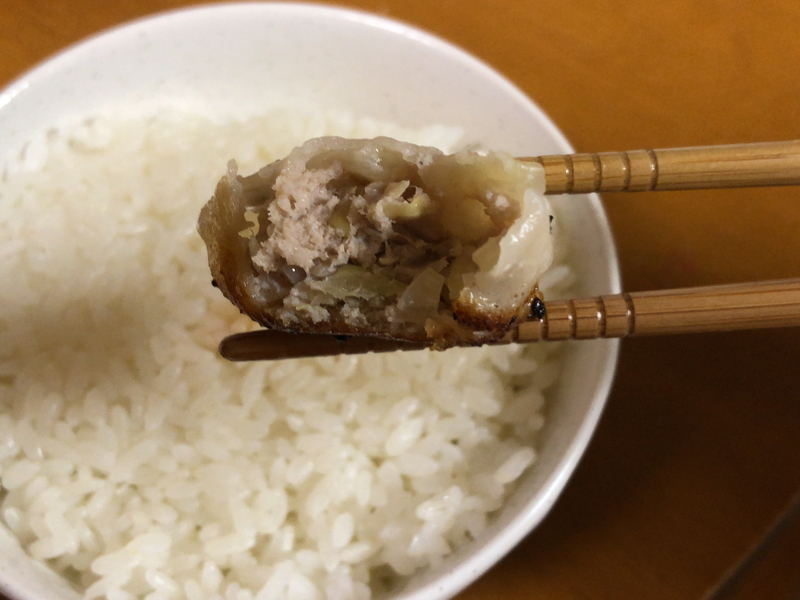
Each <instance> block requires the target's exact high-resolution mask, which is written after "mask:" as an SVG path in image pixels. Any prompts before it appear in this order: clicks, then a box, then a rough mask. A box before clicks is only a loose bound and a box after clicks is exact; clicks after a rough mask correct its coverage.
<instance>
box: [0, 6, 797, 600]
mask: <svg viewBox="0 0 800 600" xmlns="http://www.w3.org/2000/svg"><path fill="white" fill-rule="evenodd" d="M183 4H188V3H187V2H183V0H117V1H116V2H105V3H102V4H101V3H100V2H99V1H98V0H49V1H47V2H44V1H42V0H0V83H2V82H6V81H8V80H10V79H11V78H13V77H15V76H17V75H19V74H20V73H21V72H22V71H23V70H25V69H27V68H29V67H31V66H33V65H34V64H35V63H37V62H38V61H40V60H42V59H43V58H45V57H46V56H47V55H49V54H51V53H52V52H55V51H56V50H58V49H59V48H62V47H63V46H65V45H67V44H70V43H72V42H75V41H77V40H79V39H80V38H82V37H84V36H86V35H89V34H91V33H94V32H96V31H98V30H100V29H102V28H105V27H108V26H111V25H114V24H117V23H120V22H122V21H125V20H128V19H131V18H135V17H139V16H143V15H146V14H148V13H152V12H156V11H159V10H164V9H168V8H172V7H177V6H179V5H183ZM351 5H352V6H356V7H358V8H362V9H365V10H369V11H373V12H376V13H379V14H383V15H389V16H391V17H395V18H399V19H402V20H405V21H408V22H411V23H413V24H415V25H418V26H421V27H423V28H426V29H429V30H431V31H433V32H435V33H437V34H439V35H441V36H443V37H445V38H447V39H449V40H451V41H453V42H455V43H457V44H459V45H461V46H463V47H465V48H467V49H468V50H470V51H471V52H473V53H474V54H476V55H477V56H479V57H480V58H482V59H484V60H485V61H487V62H488V63H489V64H491V65H493V66H494V67H496V68H497V69H499V70H500V71H501V72H503V73H505V74H506V75H507V76H508V77H509V78H510V79H511V80H512V81H514V82H515V83H516V84H517V85H519V86H520V87H521V88H522V89H523V90H524V91H525V92H527V93H528V94H529V95H530V96H531V97H533V98H534V99H535V100H536V101H537V102H538V103H539V104H540V105H541V106H542V107H543V108H544V110H545V111H546V112H547V113H549V114H550V115H551V116H552V117H553V119H554V120H555V121H556V122H557V123H558V124H559V125H560V127H561V128H562V130H563V131H564V132H565V134H566V135H567V137H568V138H569V139H570V140H571V142H572V143H573V145H574V146H575V147H576V148H577V149H578V151H600V150H627V149H638V148H657V147H672V146H684V145H699V144H720V143H738V142H756V141H769V140H781V139H798V138H800V106H799V103H800V76H799V75H798V74H799V73H800V71H799V70H798V69H799V68H800V34H799V33H798V32H800V3H798V2H797V0H761V1H760V2H744V1H742V0H725V1H722V0H705V1H700V2H698V1H697V0H671V1H669V2H663V1H657V0H640V1H639V2H628V3H617V2H610V1H609V0H595V1H594V2H579V1H578V0H561V1H559V2H550V3H545V2H525V1H523V0H494V1H493V2H489V1H487V0H438V1H432V0H356V1H354V2H352V3H351ZM604 202H605V206H606V209H607V211H608V214H609V217H610V219H611V223H612V226H613V229H614V233H615V235H616V239H617V242H618V245H619V254H620V258H621V261H622V273H623V278H624V286H625V288H626V289H627V290H629V291H633V290H642V289H657V288H668V287H680V286H691V285H702V284H714V283H724V282H737V281H747V280H756V279H767V278H781V277H798V276H800V189H798V188H783V189H770V190H767V189H763V190H730V191H712V192H671V193H660V194H646V195H643V194H638V195H630V196H626V195H621V194H608V195H607V196H605V198H604ZM798 358H800V331H797V330H786V331H768V332H749V333H737V334H722V335H697V336H686V337H679V338H672V339H669V338H662V339H656V338H653V339H635V340H626V341H625V342H624V343H623V350H622V355H621V360H620V366H619V374H618V376H617V380H616V384H615V386H614V391H613V393H612V395H611V398H610V401H609V404H608V407H607V410H606V412H605V414H604V416H603V419H602V422H601V423H600V427H599V429H598V431H597V434H596V435H595V437H594V440H593V442H592V444H591V446H590V447H589V450H588V452H587V454H586V456H585V458H584V459H583V461H582V463H581V464H580V466H579V468H578V470H577V472H576V474H575V476H574V477H573V479H572V480H571V481H570V483H569V485H568V487H567V489H566V491H565V492H564V494H563V496H562V497H561V499H560V500H559V501H558V503H557V505H556V507H555V508H554V510H553V511H552V513H551V514H550V516H549V517H548V518H547V519H546V520H545V522H544V523H543V524H542V525H541V526H540V527H539V528H538V529H537V530H536V531H534V533H533V534H531V535H530V536H529V537H528V538H527V539H526V540H525V541H524V542H523V543H522V544H521V546H520V547H519V548H517V549H516V550H515V551H514V552H513V553H512V554H511V555H510V556H509V557H508V558H506V559H505V560H504V561H503V562H502V563H501V564H500V565H498V566H497V567H496V568H495V569H493V570H492V571H491V572H490V573H489V574H488V575H486V576H485V577H483V578H482V579H481V580H480V581H479V582H478V583H477V584H475V585H474V586H472V587H471V588H470V589H468V590H467V591H465V592H464V593H463V594H462V595H461V596H460V598H461V599H462V600H477V599H479V598H481V599H486V598H509V599H522V598H525V599H528V598H530V599H534V598H558V599H560V600H569V599H589V598H597V599H615V598H619V599H631V598H646V599H665V600H666V599H673V598H675V599H678V598H680V599H687V598H690V599H695V598H697V599H700V598H714V599H721V598H765V599H770V598H776V599H777V598H798V597H800V523H798V521H800V519H798V518H797V517H796V513H797V507H796V505H797V502H795V504H792V502H794V500H793V499H794V498H795V494H796V493H798V490H800V402H799V401H798V400H800V368H798ZM799 497H800V496H799ZM790 507H794V510H792V509H791V508H790ZM787 509H788V512H787ZM781 515H783V517H782V518H781ZM776 524H777V528H774V527H773V526H774V525H776ZM773 529H774V533H773V535H772V536H771V537H768V538H766V539H765V538H764V537H763V536H765V535H766V533H767V532H768V531H770V530H773ZM764 540H765V541H764ZM761 541H764V543H763V544H762V547H761V548H760V549H759V550H758V551H756V552H753V550H754V548H755V547H756V546H757V545H758V544H759V543H760V542H761ZM748 556H749V557H750V559H749V560H746V557H748ZM737 565H738V567H737ZM726 582H727V584H726Z"/></svg>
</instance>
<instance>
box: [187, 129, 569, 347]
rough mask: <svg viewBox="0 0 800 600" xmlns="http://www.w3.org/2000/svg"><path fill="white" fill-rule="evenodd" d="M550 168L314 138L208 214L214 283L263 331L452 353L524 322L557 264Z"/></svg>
mask: <svg viewBox="0 0 800 600" xmlns="http://www.w3.org/2000/svg"><path fill="white" fill-rule="evenodd" d="M543 191H544V171H543V169H542V167H541V166H540V165H538V164H535V163H524V162H520V161H517V160H515V159H514V158H513V157H511V156H510V155H507V154H504V153H499V152H497V153H488V154H483V153H478V152H476V151H472V150H464V151H461V152H458V153H456V154H453V155H445V154H443V153H442V152H441V151H439V150H437V149H435V148H429V147H423V146H416V145H413V144H407V143H403V142H399V141H396V140H393V139H390V138H385V137H384V138H376V139H373V140H349V139H344V138H338V137H323V138H316V139H312V140H309V141H307V142H306V143H304V144H303V145H302V146H300V147H299V148H296V149H294V150H293V151H292V152H291V153H290V154H289V155H288V156H287V157H286V158H284V159H283V160H279V161H276V162H274V163H272V164H270V165H268V166H266V167H264V168H263V169H261V170H260V171H258V172H257V173H255V174H253V175H250V176H248V177H242V176H240V175H238V173H237V165H236V163H235V162H234V161H231V162H230V163H229V165H228V173H227V175H225V176H224V177H223V178H222V179H221V180H220V182H219V184H218V185H217V188H216V191H215V194H214V196H213V197H212V198H211V200H210V201H209V202H208V203H207V204H206V205H205V207H204V208H203V209H202V211H201V214H200V219H199V222H198V230H199V232H200V235H201V236H202V238H203V240H204V241H205V243H206V246H207V248H208V259H209V266H210V268H211V273H212V276H213V279H214V282H215V284H216V285H217V286H218V287H219V289H220V290H221V291H222V293H223V294H224V295H225V297H227V298H228V299H229V300H230V301H231V302H233V303H234V304H235V305H236V306H238V307H239V308H240V309H241V310H242V311H243V312H244V313H246V314H247V315H249V316H250V317H251V318H252V319H254V320H255V321H257V322H259V323H261V324H262V325H264V326H266V327H269V328H272V329H279V330H283V331H294V332H305V333H332V334H339V335H376V336H380V337H387V338H392V339H403V340H409V341H427V342H430V343H431V344H432V345H433V346H434V347H437V348H446V347H448V346H451V345H453V344H455V343H462V344H463V343H466V344H482V343H486V342H491V341H495V340H498V339H500V338H502V337H503V336H504V335H505V334H506V333H507V332H508V330H509V328H510V327H511V325H512V324H513V323H514V322H515V321H516V320H517V319H523V318H525V317H527V315H528V313H529V310H530V307H529V305H530V302H531V301H532V300H533V298H534V294H535V292H536V284H537V282H538V280H539V278H540V277H541V275H542V274H543V273H544V271H545V270H546V269H547V268H548V267H549V265H550V263H551V261H552V256H553V244H552V237H551V233H550V219H551V216H550V215H551V212H550V206H549V204H548V202H547V200H546V199H545V197H544V196H543Z"/></svg>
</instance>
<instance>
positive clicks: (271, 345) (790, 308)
mask: <svg viewBox="0 0 800 600" xmlns="http://www.w3.org/2000/svg"><path fill="white" fill-rule="evenodd" d="M544 307H545V311H544V313H545V314H544V315H543V316H542V318H541V319H540V318H536V317H531V318H529V319H528V320H526V321H523V322H522V323H520V324H519V325H518V326H516V327H515V328H513V329H512V330H511V332H509V334H508V335H507V336H506V337H505V338H503V340H502V341H501V342H500V344H508V343H526V342H538V341H550V340H567V339H579V340H584V339H597V338H621V337H627V336H633V335H667V334H675V333H699V332H710V331H735V330H741V329H761V328H770V327H790V326H797V325H800V279H786V280H781V281H765V282H758V283H741V284H733V285H718V286H709V287H697V288H684V289H676V290H664V291H654V292H632V293H625V294H611V295H604V296H596V297H593V298H578V299H572V300H549V301H545V302H544ZM426 347H428V346H427V345H426V344H424V343H412V342H398V341H394V340H384V339H380V338H375V337H341V336H332V335H316V334H313V335H312V334H296V333H284V332H281V331H270V330H267V329H262V330H258V331H253V332H250V333H240V334H236V335H232V336H230V337H227V338H225V339H224V340H222V343H221V344H220V347H219V351H220V354H222V356H223V357H224V358H227V359H229V360H235V361H245V360H277V359H283V358H300V357H304V356H331V355H335V354H363V353H366V352H393V351H395V350H420V349H422V348H426Z"/></svg>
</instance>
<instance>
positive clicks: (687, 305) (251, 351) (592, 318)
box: [219, 140, 800, 361]
mask: <svg viewBox="0 0 800 600" xmlns="http://www.w3.org/2000/svg"><path fill="white" fill-rule="evenodd" d="M519 160H522V161H535V162H538V163H539V164H541V165H542V166H543V167H544V170H545V193H546V194H584V193H590V192H623V191H627V192H636V191H666V190H689V189H711V188H732V187H767V186H779V185H797V184H800V140H794V141H787V142H768V143H761V144H737V145H729V146H704V147H695V148H671V149H663V150H633V151H628V152H600V153H596V154H569V155H559V156H538V157H529V158H520V159H519ZM544 306H545V314H544V315H543V316H542V318H536V317H531V318H529V319H528V320H526V321H523V322H522V323H519V324H518V325H517V326H515V327H514V328H513V329H512V330H511V331H510V332H509V334H508V335H507V336H506V337H505V338H504V339H503V340H502V341H501V342H500V343H502V344H507V343H526V342H534V341H547V340H566V339H596V338H620V337H626V336H632V335H664V334H674V333H691V332H711V331H733V330H739V329H758V328H768V327H790V326H797V325H800V279H788V280H783V281H771V282H758V283H744V284H736V285H723V286H711V287H698V288H686V289H677V290H665V291H652V292H632V293H623V294H615V295H604V296H597V297H593V298H576V299H570V300H548V301H546V302H544ZM426 347H427V345H426V344H424V343H411V342H398V341H394V340H385V339H380V338H375V337H347V338H342V337H339V336H331V335H316V334H295V333H284V332H278V331H269V330H259V331H253V332H250V333H242V334H236V335H232V336H230V337H227V338H225V339H224V340H223V341H222V343H221V344H220V347H219V351H220V354H222V356H223V357H225V358H227V359H229V360H236V361H242V360H276V359H282V358H299V357H304V356H330V355H336V354H362V353H365V352H391V351H395V350H418V349H422V348H426Z"/></svg>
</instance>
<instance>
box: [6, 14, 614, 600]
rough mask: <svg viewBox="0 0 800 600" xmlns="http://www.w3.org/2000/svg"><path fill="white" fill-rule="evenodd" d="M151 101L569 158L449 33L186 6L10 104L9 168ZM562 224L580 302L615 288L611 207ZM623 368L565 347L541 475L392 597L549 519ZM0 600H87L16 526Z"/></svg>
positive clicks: (471, 572) (93, 51)
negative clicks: (95, 118) (92, 117)
mask: <svg viewBox="0 0 800 600" xmlns="http://www.w3.org/2000/svg"><path fill="white" fill-rule="evenodd" d="M154 101H155V102H163V103H165V104H167V105H170V106H171V107H173V108H174V107H178V108H179V107H180V106H182V105H184V104H186V105H192V106H193V107H194V108H196V107H197V106H204V107H207V108H208V109H209V111H210V112H212V113H213V114H216V115H231V116H234V115H235V116H239V117H241V116H247V115H251V114H253V115H254V114H259V113H263V112H264V111H265V110H266V109H268V108H270V107H279V106H285V105H286V104H287V102H289V103H291V104H292V106H294V107H296V108H303V107H307V108H309V109H318V108H320V107H322V108H325V109H331V110H342V111H349V112H351V113H353V114H355V115H360V116H366V117H371V118H373V119H376V120H378V121H391V122H394V123H396V124H397V125H400V126H402V127H408V128H417V127H424V126H428V125H432V124H441V125H445V126H449V127H457V128H461V130H463V132H464V134H463V137H462V139H461V143H465V144H466V143H480V144H482V145H483V146H485V147H488V148H495V149H503V150H506V151H509V152H511V153H513V154H514V155H517V156H531V155H538V154H556V153H566V152H570V151H571V148H570V145H569V143H568V142H567V141H566V140H565V138H564V136H563V135H562V134H561V133H560V132H559V130H558V128H557V127H556V126H555V125H554V124H553V123H552V122H551V121H550V119H548V118H547V116H546V115H545V114H544V113H543V112H542V111H541V110H540V109H539V108H538V107H537V106H536V105H535V104H534V103H533V102H532V101H531V100H530V99H529V98H528V97H526V96H525V94H523V93H522V92H521V91H520V90H519V89H518V88H516V87H515V86H514V85H513V84H512V83H510V82H509V81H508V80H507V79H505V78H504V77H502V76H501V75H499V74H498V73H497V72H496V71H494V70H492V69H491V68H490V67H489V66H487V65H486V64H484V63H482V62H480V61H479V60H477V59H476V58H474V57H472V56H470V55H469V54H467V53H466V52H464V51H463V50H460V49H459V48H456V47H454V46H453V45H451V44H449V43H447V42H445V41H443V40H441V39H439V38H437V37H434V36H432V35H430V34H428V33H425V32H423V31H420V30H418V29H415V28H413V27H411V26H409V25H406V24H403V23H400V22H397V21H392V20H388V19H385V18H380V17H376V16H372V15H369V14H365V13H361V12H355V11H352V10H343V9H338V8H332V7H326V6H319V5H312V4H282V3H252V4H250V3H248V4H225V5H216V6H208V7H202V8H194V9H188V10H180V11H177V12H171V13H166V14H161V15H157V16H154V17H151V18H147V19H144V20H140V21H137V22H134V23H131V24H128V25H124V26H122V27H119V28H116V29H113V30H110V31H107V32H105V33H102V34H100V35H98V36H96V37H93V38H91V39H88V40H86V41H84V42H82V43H80V44H78V45H76V46H74V47H72V48H69V49H67V50H66V51H64V52H62V53H60V54H58V55H56V56H54V57H53V58H51V59H49V60H47V61H46V62H44V63H43V64H41V65H40V66H38V67H36V68H35V69H33V70H32V71H30V72H28V73H26V74H24V75H23V76H22V77H20V78H19V79H18V80H16V81H15V82H13V83H12V84H11V85H10V86H9V87H8V88H6V89H5V90H4V91H3V92H2V93H0V149H2V150H0V161H4V160H6V159H8V157H9V156H11V155H12V154H15V153H16V154H18V153H19V151H20V149H21V148H22V147H24V145H25V144H26V142H27V141H28V140H30V139H32V137H34V136H35V135H37V134H38V133H40V132H41V131H44V130H46V129H47V128H49V127H53V126H56V127H57V126H58V125H59V123H61V122H72V121H75V119H78V118H81V117H82V116H86V115H89V114H93V113H96V112H101V111H113V110H114V109H115V107H119V106H126V107H130V106H136V105H139V104H141V103H152V102H154ZM0 166H2V163H0ZM1 171H2V169H0V172H1ZM556 201H557V200H556ZM562 202H563V200H562ZM563 215H564V218H563V222H562V227H563V230H564V231H565V233H566V234H567V235H568V236H570V237H571V239H573V240H574V245H573V248H572V253H573V261H574V264H575V268H576V273H577V276H578V280H579V288H580V290H579V291H580V293H582V294H592V295H594V294H600V293H614V292H618V291H619V274H618V266H617V260H616V255H615V249H614V244H613V241H612V238H611V235H610V232H609V227H608V222H607V219H606V216H605V214H604V212H603V209H602V207H601V205H600V202H599V199H598V198H597V197H596V196H576V197H571V198H570V199H569V201H568V206H567V208H566V209H565V210H564V211H563ZM578 232H579V235H576V234H577V233H578ZM616 357H617V343H616V342H615V341H591V342H573V343H570V344H568V347H567V348H566V350H565V358H564V360H565V364H564V371H563V375H562V377H561V379H560V381H559V382H558V384H557V385H556V389H555V393H554V396H553V398H552V400H551V402H550V404H549V406H548V407H547V409H546V425H545V427H544V429H543V431H542V435H541V438H540V444H539V451H540V457H539V461H538V462H537V463H536V465H535V467H534V468H533V469H531V470H530V471H529V472H527V473H526V474H525V475H524V477H523V478H522V480H521V483H520V485H519V487H518V489H517V490H516V492H515V493H514V494H513V495H512V497H511V498H510V500H509V502H508V503H507V505H506V506H505V507H504V508H503V509H502V510H501V511H500V513H499V514H498V515H497V518H496V519H495V520H494V522H493V524H492V525H491V527H490V528H489V529H488V531H486V533H485V534H484V535H483V536H482V537H481V538H480V539H478V540H476V541H475V542H474V543H473V544H472V545H471V546H469V547H467V548H465V549H463V550H461V551H459V552H457V553H455V554H454V555H452V556H451V557H450V558H449V559H447V560H446V561H445V562H444V563H443V564H441V565H440V566H438V567H436V568H433V569H430V570H428V571H426V572H424V573H421V574H420V575H418V576H416V577H414V578H412V579H411V581H409V582H408V584H407V585H406V586H405V587H403V588H402V589H400V590H398V591H397V592H395V593H394V594H393V597H394V598H396V599H397V600H400V599H402V600H423V599H424V600H436V599H443V598H448V597H450V596H452V595H454V594H455V593H457V592H458V591H459V590H460V589H462V588H463V587H464V586H466V585H468V584H469V583H470V582H472V581H473V580H474V579H476V578H477V577H478V576H479V575H480V574H481V573H483V572H484V571H486V570H487V569H488V568H489V567H491V566H492V565H493V564H494V563H495V562H496V561H497V560H499V559H500V558H501V557H502V556H503V555H504V554H505V553H506V552H508V551H509V550H510V549H511V548H512V547H513V546H514V545H515V544H516V543H517V542H519V541H520V540H521V539H522V538H523V537H524V536H525V535H526V534H528V533H529V532H530V531H531V529H532V528H533V527H535V526H536V524H537V523H539V522H540V521H541V520H542V518H543V517H544V516H545V515H546V514H547V512H548V510H549V509H550V507H551V506H552V505H553V503H554V502H555V501H556V498H557V497H558V495H559V494H560V492H561V491H562V489H563V488H564V485H565V483H566V482H567V480H568V479H569V477H570V475H571V474H572V472H573V470H574V468H575V466H576V464H577V462H578V460H579V459H580V457H581V455H582V453H583V452H584V450H585V448H586V446H587V443H588V442H589V439H590V437H591V435H592V432H593V431H594V429H595V427H596V425H597V421H598V418H599V416H600V413H601V411H602V409H603V405H604V403H605V401H606V397H607V396H608V393H609V388H610V385H611V381H612V377H613V373H614V368H615V364H616ZM0 591H2V592H3V593H5V594H7V595H8V596H10V597H12V598H16V599H19V600H55V599H57V598H61V599H63V598H73V597H77V596H76V595H75V592H74V591H72V590H71V589H69V588H68V587H67V586H66V585H65V584H64V583H63V582H62V581H61V580H60V579H59V578H57V577H55V576H54V575H52V574H51V573H50V572H49V571H47V570H46V569H45V568H44V567H42V566H41V565H39V564H36V563H34V562H33V561H32V560H30V559H28V558H27V557H26V556H25V555H24V554H23V552H22V551H21V550H20V548H19V547H18V546H17V545H16V544H15V542H14V540H13V539H12V537H11V536H10V534H9V533H8V532H6V531H5V530H2V532H0Z"/></svg>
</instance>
